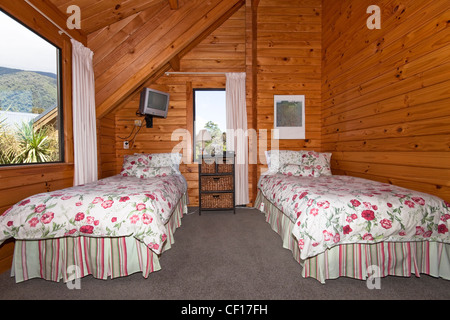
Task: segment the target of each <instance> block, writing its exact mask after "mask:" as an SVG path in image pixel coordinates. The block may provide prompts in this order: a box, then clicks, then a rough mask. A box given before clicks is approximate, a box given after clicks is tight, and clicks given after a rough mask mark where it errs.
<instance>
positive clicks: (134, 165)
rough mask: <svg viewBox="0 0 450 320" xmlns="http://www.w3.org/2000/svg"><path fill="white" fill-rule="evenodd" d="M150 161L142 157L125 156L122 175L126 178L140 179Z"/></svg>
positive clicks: (135, 155)
mask: <svg viewBox="0 0 450 320" xmlns="http://www.w3.org/2000/svg"><path fill="white" fill-rule="evenodd" d="M149 163H150V162H149V161H148V159H147V158H146V157H145V156H142V155H137V154H134V155H125V156H124V157H123V164H122V170H121V171H120V174H121V175H122V176H124V177H129V176H135V177H139V176H141V175H142V174H143V170H144V169H145V168H147V167H148V165H149Z"/></svg>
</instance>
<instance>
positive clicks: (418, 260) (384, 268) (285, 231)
mask: <svg viewBox="0 0 450 320" xmlns="http://www.w3.org/2000/svg"><path fill="white" fill-rule="evenodd" d="M255 208H256V209H258V210H260V211H262V212H263V213H264V214H265V216H266V221H267V222H268V223H269V225H270V226H271V227H272V229H273V230H274V231H275V232H277V233H278V234H279V235H280V236H281V239H282V241H283V248H286V249H289V250H290V251H292V254H293V256H294V259H295V260H296V261H297V262H298V263H299V264H300V265H301V266H302V267H303V268H302V276H303V277H305V278H307V277H312V278H314V279H317V280H318V281H320V282H321V283H325V280H327V279H336V278H339V277H350V278H354V279H360V280H366V279H368V278H369V277H386V276H388V275H393V276H402V277H410V276H411V275H412V274H414V275H415V276H417V277H420V274H421V273H422V274H428V275H430V276H434V277H442V278H444V279H446V280H450V245H449V244H443V243H438V242H430V241H424V242H380V243H375V244H365V243H355V244H345V245H340V246H336V247H333V248H331V249H328V250H326V251H325V252H323V253H321V254H318V255H317V256H314V257H311V258H308V259H306V260H302V259H300V250H299V248H298V245H297V240H296V239H295V238H294V236H292V228H293V227H294V223H293V222H292V221H291V220H290V219H289V218H288V217H287V216H286V215H284V214H283V212H282V211H280V210H279V209H278V208H277V207H276V206H274V205H273V204H272V203H271V202H270V201H269V200H267V199H266V198H265V197H264V196H263V195H262V193H261V191H260V190H258V195H257V198H256V201H255ZM369 267H370V268H369Z"/></svg>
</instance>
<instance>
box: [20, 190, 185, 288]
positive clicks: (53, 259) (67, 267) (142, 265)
mask: <svg viewBox="0 0 450 320" xmlns="http://www.w3.org/2000/svg"><path fill="white" fill-rule="evenodd" d="M185 213H187V195H186V194H185V195H184V196H183V197H182V198H181V199H180V201H179V202H178V204H177V206H176V207H175V209H174V212H173V214H172V216H171V218H170V219H169V222H168V223H167V231H168V236H167V240H166V242H165V243H164V247H163V250H162V252H164V251H166V250H168V249H170V247H171V245H172V244H173V243H174V242H175V241H174V238H173V234H174V232H175V230H176V229H177V228H178V227H180V226H181V218H182V217H183V214H185ZM159 258H160V256H159V255H157V254H155V253H154V252H153V251H151V250H150V249H149V248H148V247H147V246H146V245H145V244H144V243H143V242H141V241H139V240H137V239H135V238H134V237H132V236H130V237H115V238H95V237H83V236H80V237H66V238H57V239H47V240H16V242H15V246H14V258H13V263H12V267H11V276H12V277H15V280H16V282H22V281H25V280H29V279H32V278H42V279H45V280H50V281H56V282H59V281H60V280H63V282H67V281H72V280H75V279H78V278H82V277H84V276H87V275H92V276H93V277H95V278H97V279H107V278H108V277H110V278H111V279H113V278H118V277H124V276H127V275H130V274H132V273H136V272H142V275H143V277H144V278H147V277H148V275H149V274H150V273H152V272H155V271H158V270H160V269H161V266H160V264H159Z"/></svg>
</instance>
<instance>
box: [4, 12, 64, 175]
mask: <svg viewBox="0 0 450 320" xmlns="http://www.w3.org/2000/svg"><path fill="white" fill-rule="evenodd" d="M0 12H2V13H3V14H5V15H6V16H8V17H9V18H11V19H12V20H14V21H15V22H16V23H19V24H20V25H22V26H23V27H25V28H27V29H28V31H30V32H32V33H34V34H35V35H36V36H38V37H40V38H41V39H43V40H45V41H47V42H48V43H49V44H51V45H52V46H54V47H55V49H57V55H56V60H57V61H56V62H55V63H56V67H57V70H56V84H57V99H56V100H57V109H58V114H57V120H56V121H57V128H58V149H59V160H58V161H49V162H31V163H10V164H0V169H3V168H14V167H18V166H26V167H29V166H36V165H44V166H47V165H55V164H56V165H58V164H64V163H66V160H67V159H66V149H65V147H66V139H65V126H64V122H65V117H64V109H65V105H64V89H63V85H64V84H63V78H64V77H63V74H64V68H63V51H64V49H63V48H62V47H61V46H60V45H57V44H56V43H55V42H54V41H51V40H50V39H49V38H48V37H46V36H44V35H42V34H41V33H39V32H37V31H36V30H34V29H33V28H31V27H29V26H28V25H27V24H26V23H24V22H23V21H21V20H20V19H19V18H17V17H15V16H14V15H13V14H11V13H9V12H7V11H6V10H4V9H3V8H0Z"/></svg>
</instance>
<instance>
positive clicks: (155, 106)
mask: <svg viewBox="0 0 450 320" xmlns="http://www.w3.org/2000/svg"><path fill="white" fill-rule="evenodd" d="M169 97H170V95H169V94H168V93H166V92H162V91H158V90H155V89H150V88H144V89H142V91H141V100H140V103H139V113H140V114H143V115H145V120H146V121H147V127H148V128H151V126H149V125H152V120H153V117H154V116H155V117H160V118H166V117H167V111H168V110H169ZM149 122H151V123H149Z"/></svg>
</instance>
